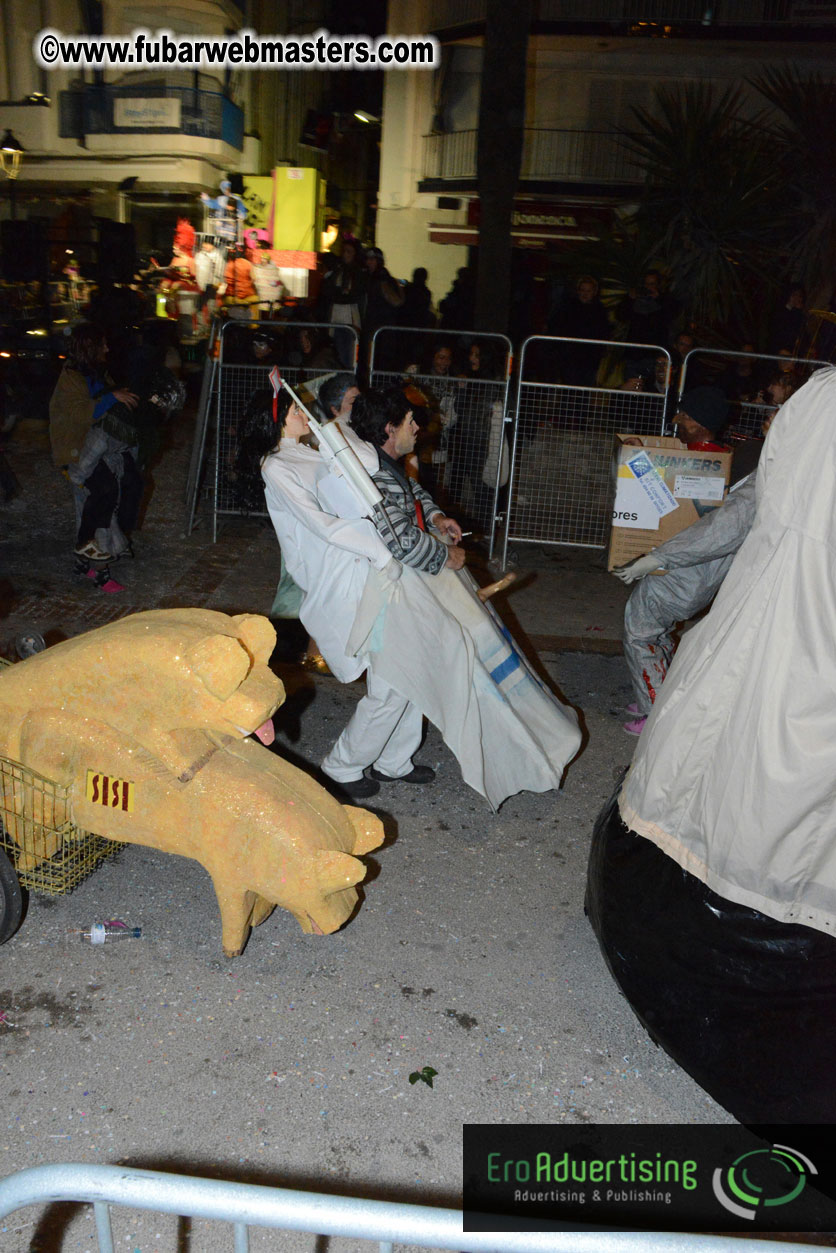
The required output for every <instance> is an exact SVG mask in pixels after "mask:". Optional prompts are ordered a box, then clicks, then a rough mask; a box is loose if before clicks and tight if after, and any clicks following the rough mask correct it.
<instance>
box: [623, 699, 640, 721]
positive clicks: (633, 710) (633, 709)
mask: <svg viewBox="0 0 836 1253" xmlns="http://www.w3.org/2000/svg"><path fill="white" fill-rule="evenodd" d="M624 712H625V713H626V714H632V715H633V717H634V718H638V716H639V712H640V710H639V707H638V705H637V704H636V702H635V701H631V702H630V704H629V705H625V706H624Z"/></svg>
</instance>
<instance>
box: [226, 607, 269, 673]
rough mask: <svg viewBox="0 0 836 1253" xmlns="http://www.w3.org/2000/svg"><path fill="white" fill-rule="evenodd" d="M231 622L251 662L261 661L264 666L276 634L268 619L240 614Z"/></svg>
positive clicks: (256, 615)
mask: <svg viewBox="0 0 836 1253" xmlns="http://www.w3.org/2000/svg"><path fill="white" fill-rule="evenodd" d="M232 621H233V622H234V624H235V629H236V630H237V632H238V635H239V636H240V638H241V642H242V644H243V645H244V647H245V648H246V650H247V652H248V653H249V654H250V656H251V657H252V659H253V661H263V662H264V663H265V664H266V663H267V662H268V661H269V660H270V658H271V656H272V655H273V649H274V648H275V647H276V632H275V630H274V629H273V627H272V626H271V624H270V620H269V618H264V617H262V615H261V614H255V613H241V614H238V616H237V617H236V618H233V619H232Z"/></svg>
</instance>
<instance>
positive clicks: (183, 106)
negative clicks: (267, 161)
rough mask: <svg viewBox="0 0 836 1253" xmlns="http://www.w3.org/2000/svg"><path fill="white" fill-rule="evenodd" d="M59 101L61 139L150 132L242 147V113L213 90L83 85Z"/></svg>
mask: <svg viewBox="0 0 836 1253" xmlns="http://www.w3.org/2000/svg"><path fill="white" fill-rule="evenodd" d="M158 102H166V103H165V104H163V103H158ZM58 103H59V109H60V114H59V128H60V130H59V133H60V135H61V137H62V138H64V139H81V138H82V137H83V136H85V135H136V134H141V133H146V134H147V133H151V134H156V135H191V136H194V137H195V138H198V139H220V140H222V141H223V142H224V143H227V144H229V145H230V146H231V147H232V148H237V149H238V150H239V152H240V151H241V149H242V148H243V147H244V114H243V112H242V110H241V109H239V108H238V106H237V104H233V102H232V101H231V100H230V99H228V97H227V96H224V95H222V93H221V92H218V91H202V90H200V89H197V88H191V87H169V86H165V85H162V84H161V85H159V86H153V85H151V84H142V85H141V86H139V85H137V86H135V87H131V86H130V85H124V86H123V85H120V86H118V87H116V86H113V85H111V84H109V83H105V84H102V85H96V84H88V85H86V86H84V87H79V88H76V89H74V90H71V91H62V92H61V93H60V95H59V102H58ZM155 103H158V107H155ZM143 110H144V112H145V115H146V116H143Z"/></svg>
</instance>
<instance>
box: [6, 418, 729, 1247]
mask: <svg viewBox="0 0 836 1253" xmlns="http://www.w3.org/2000/svg"><path fill="white" fill-rule="evenodd" d="M190 446H191V428H190V427H189V424H188V423H187V422H183V423H182V424H181V425H180V426H179V427H178V428H176V429H175V430H174V431H173V432H172V435H171V440H170V443H169V446H168V448H167V450H166V452H165V454H164V456H163V458H162V460H161V461H160V463H159V464H158V466H157V468H156V470H155V474H154V478H155V485H154V491H153V494H152V495H151V497H150V502H149V504H148V508H147V512H146V516H145V521H144V525H143V528H142V530H141V532H140V533H139V535H138V536H137V556H136V558H135V560H134V561H132V562H120V563H119V566H118V567H117V568H116V573H117V577H118V578H119V580H120V581H122V582H123V583H124V584H125V589H126V590H125V591H124V592H122V593H119V594H118V595H116V596H110V597H107V596H104V595H103V594H102V593H101V592H99V591H98V590H97V589H96V588H95V587H93V585H92V583H91V582H90V581H89V580H84V579H81V580H79V579H77V578H74V577H73V575H72V565H71V558H70V549H71V547H72V545H71V532H72V520H71V510H70V499H69V492H68V491H67V489H66V485H65V484H64V483H63V481H62V480H61V479H60V477H59V476H58V475H57V473H56V472H55V471H54V470H53V469H52V467H51V465H50V463H49V459H48V453H47V446H46V437H45V432H44V431H43V430H42V429H38V428H36V427H27V426H26V424H23V426H22V427H19V428H17V429H16V431H15V432H13V433H12V435H11V436H10V437H9V438H8V440H7V445H6V455H7V457H8V459H9V461H10V463H11V464H12V467H13V469H14V470H15V472H16V474H17V476H18V478H19V480H20V482H21V486H22V491H21V494H20V496H19V497H18V498H17V499H16V500H15V501H13V502H11V504H10V505H7V506H6V507H5V508H3V509H0V527H2V558H1V559H2V575H0V652H4V653H5V654H6V655H9V654H10V653H11V651H12V649H13V642H14V638H15V636H16V635H17V634H19V633H20V632H21V631H22V630H24V629H27V628H34V629H36V630H38V631H40V632H41V633H42V634H44V635H45V637H46V638H47V641H48V642H50V643H53V642H56V641H57V640H59V639H61V638H66V637H67V636H68V635H72V634H76V633H77V632H79V631H82V630H88V629H90V628H92V627H95V626H98V625H101V624H103V623H104V622H106V621H109V620H111V619H112V618H113V617H115V616H118V615H121V614H123V613H128V612H134V611H136V610H139V609H145V608H153V607H162V606H166V605H202V606H206V607H208V608H212V609H221V610H224V611H227V612H232V613H238V612H243V611H249V612H252V611H256V612H265V611H266V610H267V608H268V607H269V605H270V602H271V600H272V595H273V591H274V588H275V585H276V581H277V576H278V571H279V554H278V550H277V547H276V543H275V538H274V535H273V532H272V530H271V529H270V528H269V527H268V526H266V525H264V524H263V523H262V522H261V521H259V520H257V519H233V520H230V521H227V522H225V523H224V524H223V526H222V529H221V534H220V537H219V542H218V543H217V544H213V543H212V542H211V528H210V525H209V519H208V516H207V514H206V508H207V506H206V500H205V498H203V500H202V505H201V510H202V512H201V515H200V524H199V526H198V527H197V529H196V530H195V531H194V532H193V533H192V534H191V535H188V534H186V533H185V527H184V517H185V513H186V509H185V503H184V498H183V494H184V483H185V475H186V468H187V464H188V457H189V451H190ZM518 555H519V569H520V572H521V579H520V584H521V586H520V587H519V589H518V590H517V591H516V592H511V593H509V594H508V595H507V597H506V599H505V601H504V603H503V605H501V606H500V608H501V610H502V612H503V613H504V614H505V615H507V617H508V619H509V621H511V622H513V623H514V627H515V630H516V631H517V632H518V635H519V638H520V639H521V640H522V641H523V642H524V643H525V645H526V647H527V648H529V649H530V650H531V651H532V652H533V654H534V655H536V657H537V658H538V659H539V664H540V665H541V666H542V668H543V670H544V672H545V673H546V674H547V675H548V677H549V678H550V679H551V681H552V682H554V683H555V684H556V685H557V686H558V687H559V688H560V690H561V691H562V693H563V694H564V696H565V698H566V699H567V700H568V701H569V702H571V703H572V704H573V705H575V706H577V707H578V708H579V709H580V710H581V711H582V716H583V721H584V726H585V730H586V737H585V743H584V747H583V749H582V751H581V753H580V755H579V757H578V758H577V759H576V761H575V762H574V764H573V765H572V766H571V767H570V769H569V771H568V775H567V778H566V782H565V787H564V788H563V790H562V791H561V793H559V794H557V793H554V792H550V793H546V794H544V795H530V794H524V795H520V796H517V797H514V798H512V799H510V800H508V801H507V802H506V803H505V804H504V805H503V806H502V808H501V810H500V811H499V813H497V814H494V813H492V812H491V811H490V809H489V807H488V806H487V804H486V803H485V802H484V801H483V800H482V799H481V798H480V797H479V796H477V795H476V794H474V793H471V792H470V791H469V790H468V789H467V788H466V787H465V786H464V785H463V784H462V782H461V778H460V775H459V771H458V767H457V764H456V761H455V759H454V758H453V757H452V756H451V754H450V753H449V752H448V750H447V749H446V748H445V747H444V745H443V743H442V742H441V739H440V736H439V735H438V733H437V732H436V731H435V730H434V729H432V728H430V729H429V731H428V733H427V737H426V742H425V744H424V746H423V748H422V751H421V753H420V755H419V759H420V760H422V761H425V762H428V763H430V764H431V765H433V766H435V767H436V768H437V770H438V776H437V780H436V782H435V783H434V784H432V785H430V786H426V787H409V786H407V785H390V786H387V787H385V788H384V790H382V791H381V793H380V796H379V797H378V798H376V799H375V802H374V803H375V805H376V808H377V810H378V812H379V813H380V814H381V815H382V816H383V818H384V821H385V825H386V831H387V839H386V842H385V845H384V846H383V847H382V848H380V849H379V850H377V851H376V852H375V853H374V854H372V855H371V856H370V857H369V858H368V864H369V873H368V876H367V879H366V882H365V884H364V886H363V891H362V901H361V905H360V908H359V910H358V911H357V913H356V914H355V916H354V917H353V918H352V919H351V920H350V922H349V923H348V924H347V925H346V926H345V927H344V928H343V929H342V930H341V931H340V932H338V933H337V934H334V935H330V936H325V937H321V936H310V935H304V934H302V932H301V931H300V930H299V928H298V926H297V924H296V922H295V921H294V920H293V918H292V917H291V916H290V915H289V914H287V913H284V912H281V911H276V912H274V913H273V915H272V916H271V917H270V918H269V919H268V921H267V922H266V923H264V924H263V925H262V926H261V927H259V928H257V929H256V930H255V931H254V932H253V934H252V936H251V939H250V941H249V944H248V945H247V947H246V949H245V951H244V953H243V955H242V956H241V957H238V958H235V959H231V960H230V959H227V958H225V957H224V955H223V952H222V949H221V937H220V919H219V914H218V909H217V906H216V903H215V900H214V896H213V892H212V886H211V882H210V880H209V878H208V876H207V874H206V873H205V872H204V870H203V869H202V868H201V867H200V866H199V865H198V864H197V863H195V862H193V861H189V860H186V859H183V858H177V857H172V856H169V855H166V854H165V853H162V852H158V851H156V850H152V849H146V848H143V847H138V846H131V847H128V848H126V849H124V850H123V851H121V852H120V853H119V854H118V855H117V856H116V857H114V858H113V859H111V860H110V861H108V862H106V863H105V864H104V865H103V866H102V867H101V868H100V869H99V870H98V871H97V872H96V873H95V874H94V875H93V876H92V877H91V878H89V879H88V880H87V881H86V882H84V883H83V884H82V885H81V886H79V887H78V888H77V889H76V890H75V891H74V892H73V893H72V894H70V895H68V896H64V897H52V898H50V897H35V896H33V897H32V898H31V899H30V902H29V908H28V913H27V915H26V917H25V919H24V922H23V924H22V926H21V928H20V930H19V931H18V933H17V934H16V935H15V936H14V937H13V938H12V940H11V941H9V942H8V943H7V944H6V945H5V946H4V947H3V949H2V951H0V970H2V974H0V1049H2V1062H3V1071H4V1076H3V1085H4V1091H5V1094H6V1097H5V1100H4V1102H3V1107H2V1114H0V1128H2V1130H0V1175H6V1174H9V1173H11V1172H13V1171H16V1170H19V1169H21V1168H23V1167H26V1166H32V1165H39V1164H44V1163H54V1162H73V1161H81V1162H96V1163H119V1164H127V1165H132V1166H140V1167H144V1168H152V1169H162V1170H165V1171H177V1172H181V1173H185V1174H199V1175H211V1176H215V1177H223V1178H227V1179H235V1180H239V1181H245V1182H255V1183H270V1184H276V1185H281V1186H284V1187H291V1188H295V1187H298V1188H305V1189H312V1190H315V1191H319V1190H323V1191H330V1192H342V1193H347V1194H350V1195H355V1196H367V1197H374V1198H378V1199H398V1200H409V1201H415V1202H421V1203H426V1204H435V1205H452V1206H456V1205H458V1204H459V1201H460V1188H461V1139H462V1125H463V1123H465V1122H489V1123H490V1122H502V1123H507V1122H523V1123H566V1124H588V1123H646V1122H649V1123H668V1122H682V1123H712V1122H730V1121H731V1119H730V1117H729V1115H728V1114H726V1113H725V1112H724V1111H723V1110H722V1109H720V1108H719V1107H718V1106H717V1105H716V1104H714V1102H713V1101H712V1100H711V1099H710V1098H709V1097H708V1096H707V1095H706V1094H705V1093H704V1092H703V1091H702V1090H701V1089H700V1088H699V1087H698V1086H697V1085H696V1084H695V1083H694V1082H692V1080H691V1079H690V1078H689V1077H688V1076H687V1075H686V1074H684V1073H683V1072H682V1071H681V1070H680V1069H679V1068H678V1067H677V1066H676V1065H675V1064H674V1063H673V1062H672V1061H671V1060H670V1059H669V1058H668V1057H667V1055H666V1054H665V1053H664V1052H662V1051H661V1050H660V1049H658V1048H657V1047H656V1046H655V1045H654V1044H653V1043H652V1042H651V1041H650V1039H649V1038H648V1036H647V1035H646V1033H645V1032H644V1030H643V1029H642V1027H641V1026H640V1024H639V1023H638V1021H637V1020H636V1018H635V1017H634V1016H633V1014H632V1012H631V1010H630V1007H629V1006H628V1004H627V1003H626V1002H625V1000H624V999H623V998H622V996H621V995H620V993H619V991H618V989H617V987H616V986H615V984H614V982H613V980H612V979H611V977H610V975H609V973H608V971H607V969H606V967H605V964H604V962H603V959H602V957H601V954H600V951H599V948H598V944H597V941H596V939H595V936H594V935H593V933H592V930H591V928H590V926H589V925H588V923H587V921H586V919H585V917H584V911H583V897H584V886H585V875H586V861H587V854H588V849H589V843H590V836H591V831H592V826H593V823H594V820H595V817H596V815H597V813H598V811H599V810H600V809H601V807H602V805H603V804H604V802H605V801H606V800H607V798H608V796H609V795H610V793H611V791H612V789H613V787H614V785H615V783H616V781H617V779H618V778H619V776H620V774H621V772H622V771H623V769H624V768H625V767H626V765H627V764H628V763H629V760H630V757H631V754H632V751H633V748H634V745H635V741H634V740H633V739H632V738H630V737H629V736H627V735H626V734H625V733H624V732H623V731H622V729H621V723H622V722H623V721H624V718H625V715H624V706H625V704H626V703H627V702H628V701H629V700H630V694H629V685H628V680H627V673H626V668H625V666H624V662H623V658H622V657H621V655H620V651H619V645H618V633H619V624H620V615H621V611H622V609H623V603H624V598H625V596H626V591H625V589H624V588H623V587H622V586H621V585H620V584H618V583H617V581H616V580H614V579H612V578H611V577H610V576H608V575H607V574H606V571H605V566H604V556H603V554H602V553H599V552H592V553H589V552H587V553H577V552H571V551H570V550H554V549H553V550H549V549H545V548H532V547H530V546H524V547H520V549H519V553H518ZM275 664H276V668H277V670H278V672H279V674H280V675H281V677H282V679H283V681H284V683H285V686H286V691H287V700H286V702H285V704H284V706H283V708H282V709H281V710H280V712H279V714H278V715H277V718H276V727H277V742H276V746H275V748H276V751H279V752H281V753H285V754H287V755H288V756H289V757H290V758H291V759H292V760H294V761H296V762H297V763H300V764H303V765H307V766H308V767H311V766H312V765H314V764H315V763H316V762H317V761H318V760H319V759H320V758H321V756H322V755H323V754H324V752H325V751H326V749H327V748H328V746H329V745H330V743H331V742H332V741H333V739H334V738H335V737H336V735H337V733H338V732H339V730H340V729H341V728H342V726H343V725H344V723H345V721H346V720H347V718H348V716H349V713H350V711H351V709H352V707H353V705H354V703H355V701H356V700H357V698H358V695H359V693H360V690H361V689H360V688H359V686H357V685H349V686H341V685H340V684H339V683H337V682H336V680H334V679H333V678H330V677H325V676H319V675H311V674H309V673H307V672H305V671H302V670H301V669H299V668H298V667H297V666H296V665H293V664H290V663H284V662H278V661H277V662H276V663H275ZM378 802H379V803H378ZM113 918H118V919H122V920H124V921H125V922H127V923H129V924H130V925H132V926H139V927H141V928H142V938H141V939H137V940H121V941H119V942H117V943H108V944H105V945H104V946H103V947H93V946H92V945H91V944H90V943H89V941H88V940H86V939H85V938H83V937H81V936H79V935H78V934H74V933H77V932H79V931H84V930H89V928H90V924H91V923H93V922H95V921H102V920H106V919H113ZM425 1066H431V1067H432V1068H433V1069H434V1070H435V1071H436V1072H437V1075H436V1077H435V1079H434V1083H433V1086H432V1088H430V1087H428V1086H427V1085H426V1084H425V1083H422V1082H418V1083H414V1084H410V1082H409V1076H410V1074H411V1073H413V1072H415V1071H420V1070H421V1069H422V1068H423V1067H425ZM114 1222H115V1229H116V1238H117V1243H118V1247H120V1248H121V1247H124V1248H126V1249H130V1250H131V1251H132V1253H133V1251H134V1250H137V1251H141V1253H152V1251H156V1250H160V1251H161V1253H162V1251H163V1250H165V1251H166V1253H169V1251H171V1250H177V1251H178V1253H181V1251H182V1250H186V1249H189V1250H198V1249H199V1250H205V1251H207V1253H214V1250H216V1249H217V1250H220V1249H229V1248H231V1247H232V1237H231V1232H230V1230H229V1229H228V1228H227V1227H225V1226H223V1225H221V1224H217V1223H215V1224H203V1223H198V1222H195V1223H193V1224H185V1225H184V1224H183V1223H179V1224H178V1222H177V1220H176V1219H174V1218H167V1217H163V1216H158V1215H156V1214H153V1213H152V1214H147V1213H146V1214H142V1213H139V1212H133V1211H120V1212H118V1213H117V1214H116V1216H115V1220H114ZM251 1240H252V1247H253V1248H254V1249H262V1248H274V1247H276V1243H277V1240H278V1237H276V1236H274V1235H273V1234H271V1233H269V1232H264V1231H259V1230H257V1229H254V1230H253V1232H252V1235H251ZM95 1247H96V1245H95V1238H94V1236H93V1219H92V1213H91V1211H90V1210H89V1208H86V1207H77V1206H68V1205H52V1206H48V1205H47V1206H41V1207H33V1208H31V1209H29V1210H24V1211H20V1212H19V1213H18V1214H17V1215H16V1216H15V1218H14V1219H13V1220H8V1221H7V1222H5V1223H0V1248H2V1249H3V1250H8V1251H9V1253H24V1251H31V1250H38V1251H39V1253H58V1251H59V1250H61V1253H71V1251H72V1253H75V1251H79V1253H83V1251H85V1250H88V1249H93V1248H95ZM325 1247H326V1245H325V1244H323V1243H322V1242H316V1241H315V1240H314V1238H313V1237H310V1238H309V1237H306V1236H301V1235H298V1236H288V1237H286V1238H285V1237H282V1248H285V1249H288V1250H296V1249H300V1250H302V1249H304V1250H306V1251H307V1250H314V1249H316V1250H318V1251H320V1253H321V1250H323V1249H324V1248H325ZM327 1247H328V1248H329V1249H331V1250H334V1251H335V1253H342V1251H343V1250H348V1249H354V1248H359V1247H361V1246H360V1245H359V1244H358V1242H356V1241H352V1240H332V1241H330V1242H329V1243H328V1245H327Z"/></svg>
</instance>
